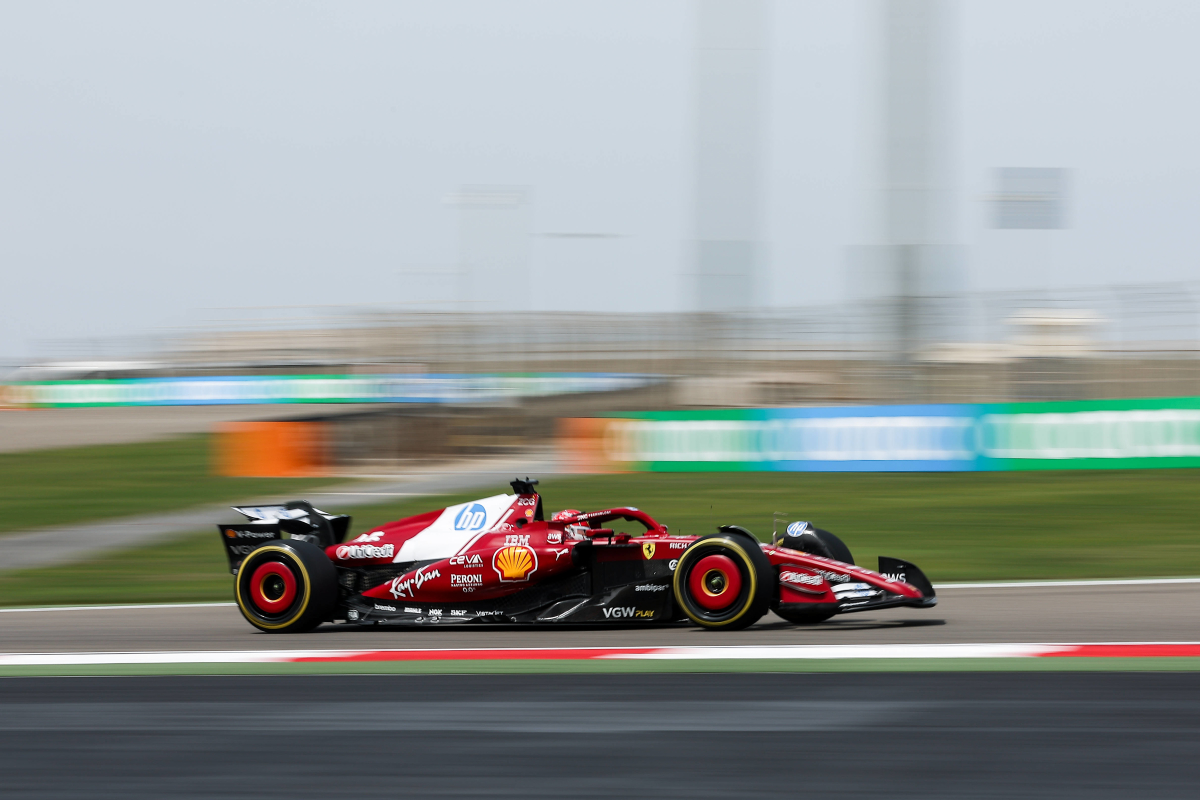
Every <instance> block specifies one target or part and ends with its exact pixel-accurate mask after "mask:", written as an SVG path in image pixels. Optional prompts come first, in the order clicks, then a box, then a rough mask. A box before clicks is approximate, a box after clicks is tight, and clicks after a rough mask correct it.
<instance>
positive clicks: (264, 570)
mask: <svg viewBox="0 0 1200 800" xmlns="http://www.w3.org/2000/svg"><path fill="white" fill-rule="evenodd" d="M250 599H251V600H252V601H253V602H254V605H256V606H258V607H259V608H260V609H262V610H263V611H265V612H267V613H268V614H278V613H280V612H281V611H287V610H288V608H289V607H290V606H291V605H292V601H293V600H295V599H296V576H295V575H293V574H292V571H291V570H290V569H288V568H287V567H286V566H285V565H283V564H281V563H279V562H278V561H268V562H267V563H265V564H260V565H259V566H258V568H257V569H256V570H254V574H253V575H251V576H250Z"/></svg>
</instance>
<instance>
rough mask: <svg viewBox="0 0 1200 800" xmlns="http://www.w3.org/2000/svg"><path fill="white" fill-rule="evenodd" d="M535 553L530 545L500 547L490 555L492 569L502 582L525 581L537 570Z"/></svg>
mask: <svg viewBox="0 0 1200 800" xmlns="http://www.w3.org/2000/svg"><path fill="white" fill-rule="evenodd" d="M537 567H538V563H537V553H535V552H534V551H533V548H531V547H524V546H523V545H519V544H514V545H509V546H508V547H501V548H500V549H499V550H497V551H496V554H495V555H494V556H492V569H494V570H496V574H497V575H499V576H500V580H501V581H502V582H504V583H515V582H518V581H527V580H529V576H530V575H532V574H533V573H535V572H537Z"/></svg>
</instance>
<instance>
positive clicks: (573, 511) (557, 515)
mask: <svg viewBox="0 0 1200 800" xmlns="http://www.w3.org/2000/svg"><path fill="white" fill-rule="evenodd" d="M582 513H583V512H582V511H580V510H579V509H577V508H568V509H566V510H565V511H555V512H554V514H553V515H551V517H550V521H551V522H566V521H568V520H572V519H575V518H576V517H578V516H579V515H580V514H582Z"/></svg>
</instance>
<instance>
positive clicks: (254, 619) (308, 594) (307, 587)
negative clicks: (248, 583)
mask: <svg viewBox="0 0 1200 800" xmlns="http://www.w3.org/2000/svg"><path fill="white" fill-rule="evenodd" d="M263 552H274V553H283V554H285V555H287V556H288V558H289V559H291V561H292V562H294V563H295V565H296V567H298V568H299V570H300V575H301V576H302V577H303V578H304V597H303V598H302V600H303V602H302V603H301V604H300V610H299V611H297V612H296V613H295V614H292V615H291V616H289V617H288V618H287V619H286V620H284V621H283V622H279V623H276V624H274V625H272V624H271V623H269V622H264V621H263V620H261V619H259V618H258V616H257V615H255V614H254V613H252V612H251V611H249V610H248V609H247V608H246V604H245V603H244V602H242V591H241V588H242V570H241V569H240V568H239V569H238V574H237V586H236V588H237V591H235V592H234V595H235V597H236V599H237V604H238V608H240V609H241V610H242V616H244V617H245V618H246V619H248V620H250V622H251V623H252V624H254V625H257V626H258V627H260V628H266V629H267V630H272V631H277V630H279V629H280V628H286V627H288V626H289V625H293V624H295V622H296V620H298V619H299V618H300V617H302V616H304V612H305V611H306V610H307V609H308V601H309V600H310V599H312V581H311V580H309V577H308V570H307V569H305V567H304V562H303V561H301V560H300V558H299V557H298V556H297V555H296V553H295V552H294V551H293V550H291V549H290V548H287V547H281V546H279V545H277V544H267V545H263V546H262V547H260V548H258V549H257V550H255V551H254V552H253V553H251V554H250V555H251V556H253V555H258V554H260V553H263ZM247 560H249V557H247ZM289 566H290V565H289Z"/></svg>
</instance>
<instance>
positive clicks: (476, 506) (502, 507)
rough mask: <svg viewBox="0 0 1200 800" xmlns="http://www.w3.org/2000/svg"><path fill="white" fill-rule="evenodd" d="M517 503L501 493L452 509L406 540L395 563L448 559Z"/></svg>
mask: <svg viewBox="0 0 1200 800" xmlns="http://www.w3.org/2000/svg"><path fill="white" fill-rule="evenodd" d="M515 501H516V495H511V494H498V495H496V496H495V497H485V498H484V499H482V500H472V501H470V502H468V503H460V504H459V505H456V506H449V507H448V508H447V509H446V510H445V511H443V512H442V513H441V516H439V517H438V518H437V519H436V520H434V521H433V524H432V525H430V526H429V527H428V528H426V529H425V530H423V531H421V532H420V533H418V534H416V535H415V536H413V537H412V538H411V539H409V540H408V541H406V542H405V543H404V545H403V546H401V548H400V552H399V553H397V554H396V557H395V558H394V559H392V561H393V563H397V564H399V563H401V562H403V561H430V560H432V559H440V558H449V557H450V556H452V555H455V554H457V553H458V552H459V551H460V550H462V548H463V547H465V546H466V545H467V543H468V542H470V541H472V540H473V539H476V538H478V537H479V536H480V535H481V534H483V533H485V532H487V531H490V530H491V529H492V528H494V527H496V525H497V524H498V523H499V522H500V521H501V519H503V517H504V512H505V511H507V510H508V509H509V507H510V506H512V504H513V503H514V502H515Z"/></svg>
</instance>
